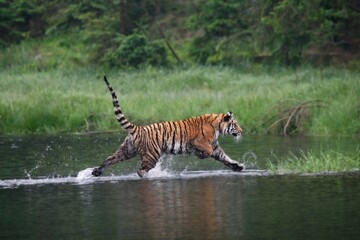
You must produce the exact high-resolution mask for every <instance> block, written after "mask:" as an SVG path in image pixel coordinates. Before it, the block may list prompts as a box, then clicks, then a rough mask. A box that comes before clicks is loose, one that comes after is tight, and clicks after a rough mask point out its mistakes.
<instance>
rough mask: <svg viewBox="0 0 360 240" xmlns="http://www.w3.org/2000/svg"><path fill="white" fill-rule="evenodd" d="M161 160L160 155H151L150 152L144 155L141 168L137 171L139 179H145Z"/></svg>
mask: <svg viewBox="0 0 360 240" xmlns="http://www.w3.org/2000/svg"><path fill="white" fill-rule="evenodd" d="M159 159H160V154H159V153H154V154H150V152H148V153H147V154H144V155H142V156H141V164H140V168H139V169H138V170H137V174H138V175H139V177H141V178H142V177H144V176H145V175H146V174H147V173H148V172H149V171H150V170H151V169H153V168H154V167H155V166H156V163H157V162H158V161H159Z"/></svg>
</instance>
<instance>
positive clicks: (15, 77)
mask: <svg viewBox="0 0 360 240" xmlns="http://www.w3.org/2000/svg"><path fill="white" fill-rule="evenodd" d="M103 75H107V76H108V78H109V80H110V83H111V84H112V85H113V87H114V89H115V91H116V92H117V94H118V98H119V101H120V106H121V108H122V110H123V112H124V113H125V115H126V116H127V117H128V118H129V120H130V121H132V122H134V123H137V124H146V123H150V122H154V121H162V120H177V119H183V118H187V117H191V116H196V115H200V114H203V113H216V112H227V111H232V112H234V113H235V115H236V117H237V118H238V120H239V121H240V123H241V125H242V126H243V127H244V129H245V131H248V132H249V131H252V132H256V133H263V132H264V130H265V129H266V128H267V126H264V125H261V124H259V123H261V121H262V118H263V115H264V114H265V112H267V110H268V109H269V108H271V107H272V106H274V105H275V104H276V103H278V102H279V101H282V100H284V99H289V98H291V99H299V100H303V101H308V100H315V99H318V100H323V101H325V102H327V103H328V105H327V107H326V108H320V109H313V110H312V111H311V116H309V118H308V119H307V121H306V122H305V126H304V131H305V132H306V133H307V134H311V135H352V134H354V133H356V132H357V131H359V130H360V120H359V105H360V94H359V92H360V81H359V79H360V73H359V72H350V71H347V70H336V69H330V68H329V69H324V70H322V71H319V70H316V69H312V68H302V69H298V70H297V71H296V72H294V71H293V70H290V69H280V68H279V69H272V70H271V71H267V70H261V71H258V72H255V71H242V70H240V69H236V68H229V67H191V68H175V69H153V68H148V69H143V70H138V71H129V70H128V71H115V70H111V71H109V70H104V69H95V68H92V69H90V68H85V67H82V68H77V69H74V68H73V69H72V68H69V69H64V68H53V69H48V70H46V71H40V72H39V71H33V70H31V71H30V70H28V71H23V72H21V73H19V72H18V71H17V70H14V69H13V70H11V69H10V70H9V69H7V70H4V71H3V72H2V74H1V75H0V89H1V95H0V134H4V133H7V134H9V133H36V132H61V131H66V132H83V131H98V130H109V129H118V126H117V124H116V121H115V119H114V116H113V108H112V104H111V97H110V95H109V93H108V92H107V89H106V87H105V84H104V83H103V81H102V77H103Z"/></svg>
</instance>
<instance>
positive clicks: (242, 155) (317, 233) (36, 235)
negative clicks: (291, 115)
mask: <svg viewBox="0 0 360 240" xmlns="http://www.w3.org/2000/svg"><path fill="white" fill-rule="evenodd" d="M123 137H124V136H119V135H116V134H101V135H82V136H76V135H75V136H73V135H65V136H26V137H0V216H1V217H0V238H1V239H240V238H241V239H358V238H359V236H360V228H359V226H360V204H359V199H360V191H359V190H360V175H359V174H346V175H310V176H271V175H268V174H267V172H266V171H264V166H265V162H266V161H272V160H274V159H275V158H276V157H281V156H285V155H287V154H289V151H291V152H294V153H297V152H298V151H299V149H302V150H304V151H306V150H309V149H319V148H322V149H327V148H335V149H337V150H338V149H340V150H341V151H344V152H346V151H352V150H354V149H355V148H356V147H358V145H359V142H358V139H353V138H337V139H331V138H310V137H296V138H281V137H264V136H262V137H256V136H248V137H246V138H245V139H244V141H242V142H240V143H237V142H235V141H233V140H232V139H231V138H222V139H220V142H221V145H222V147H223V148H224V149H225V151H226V152H227V153H228V154H229V155H230V156H231V157H232V158H234V159H236V160H239V161H245V162H246V163H247V165H248V166H251V168H250V169H249V170H247V171H246V172H243V173H234V172H231V171H229V170H228V169H226V168H225V167H223V166H222V165H221V164H220V163H218V162H216V161H214V160H211V159H209V160H199V159H196V158H194V157H181V156H175V157H164V158H163V159H162V163H161V164H159V165H157V166H156V168H155V169H154V170H153V171H151V172H150V173H149V176H148V177H147V178H146V179H140V178H139V177H138V176H137V175H136V169H137V167H138V159H134V160H132V161H127V162H124V163H120V164H117V165H116V166H113V167H110V168H109V169H107V172H106V174H105V175H104V176H102V177H100V178H93V177H92V176H91V168H92V167H94V166H97V165H98V164H99V163H100V162H101V161H102V159H104V158H105V157H106V156H107V155H108V154H110V153H111V152H113V151H114V150H115V149H116V147H117V144H118V143H119V141H121V140H122V139H123Z"/></svg>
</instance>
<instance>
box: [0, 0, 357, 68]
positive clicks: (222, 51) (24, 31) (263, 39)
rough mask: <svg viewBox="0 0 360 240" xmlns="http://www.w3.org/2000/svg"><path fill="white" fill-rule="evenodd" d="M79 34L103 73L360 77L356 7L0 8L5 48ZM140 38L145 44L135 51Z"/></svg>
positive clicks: (1, 0) (23, 0)
mask: <svg viewBox="0 0 360 240" xmlns="http://www.w3.org/2000/svg"><path fill="white" fill-rule="evenodd" d="M74 32H75V33H78V32H80V33H81V37H80V39H79V41H82V42H83V44H84V45H86V47H87V48H88V50H87V51H88V52H89V53H91V54H87V57H88V59H86V60H85V62H92V63H95V64H98V65H102V64H106V65H111V66H131V65H134V66H139V65H162V64H163V62H164V61H166V60H169V62H174V63H175V62H176V63H181V62H196V63H201V64H211V65H214V64H218V65H237V66H239V65H243V64H248V63H258V62H260V63H264V62H266V63H271V64H273V65H278V64H283V65H292V66H298V65H299V64H307V63H309V62H310V63H313V64H318V65H328V64H339V63H341V64H343V63H344V62H346V63H350V64H349V65H350V66H351V67H352V68H355V69H356V68H357V66H358V63H359V59H360V57H359V56H360V47H359V42H360V35H359V32H360V5H359V3H358V1H356V0H345V1H344V0H334V1H328V0H304V1H299V0H282V1H268V0H258V1H238V0H209V1H207V0H197V1H175V2H174V1H165V0H156V1H153V0H132V1H126V0H107V1H105V0H79V1H70V0H52V1H39V0H11V1H9V0H0V47H3V48H4V47H8V46H10V45H11V44H13V43H19V42H20V41H23V40H33V39H34V38H39V37H45V39H46V38H47V37H54V36H57V37H59V36H60V37H61V36H62V35H67V34H72V33H74ZM139 33H141V35H143V36H144V37H145V39H146V43H143V42H139V44H140V45H139V49H136V48H137V46H136V47H135V48H134V45H136V39H139V36H138V35H139ZM131 35H134V37H131ZM128 37H129V39H127V38H128ZM45 41H46V40H45ZM131 42H132V43H131ZM39 43H40V44H41V41H39ZM162 43H165V44H164V45H163V44H162ZM121 44H126V46H121ZM145 46H146V47H145ZM164 46H166V48H168V50H169V51H164V48H165V47H164ZM129 50H131V51H135V52H134V53H132V54H130V55H131V56H130V55H129V54H127V55H126V58H124V55H123V54H124V53H125V52H128V51H129ZM75 51H76V49H75ZM142 53H144V56H141V54H142ZM167 53H171V54H169V55H168V54H167ZM149 55H151V56H152V55H154V56H152V57H149ZM165 56H166V60H165V58H164V57H165ZM179 56H180V58H179ZM171 57H173V60H174V61H172V60H171ZM189 59H191V61H188V60H189Z"/></svg>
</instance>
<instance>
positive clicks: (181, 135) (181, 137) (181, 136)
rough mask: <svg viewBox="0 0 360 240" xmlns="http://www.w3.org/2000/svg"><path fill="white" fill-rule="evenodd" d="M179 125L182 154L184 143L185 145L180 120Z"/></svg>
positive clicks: (180, 152) (180, 150)
mask: <svg viewBox="0 0 360 240" xmlns="http://www.w3.org/2000/svg"><path fill="white" fill-rule="evenodd" d="M179 127H180V149H179V154H182V145H183V134H182V131H181V130H182V127H181V122H179Z"/></svg>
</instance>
